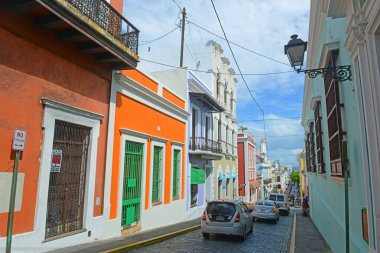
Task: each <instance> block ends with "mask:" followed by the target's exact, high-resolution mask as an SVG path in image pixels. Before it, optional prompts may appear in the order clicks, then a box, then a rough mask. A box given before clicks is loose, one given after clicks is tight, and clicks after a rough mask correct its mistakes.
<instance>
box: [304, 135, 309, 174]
mask: <svg viewBox="0 0 380 253" xmlns="http://www.w3.org/2000/svg"><path fill="white" fill-rule="evenodd" d="M309 138H310V133H307V134H306V138H305V150H306V171H310V142H309Z"/></svg>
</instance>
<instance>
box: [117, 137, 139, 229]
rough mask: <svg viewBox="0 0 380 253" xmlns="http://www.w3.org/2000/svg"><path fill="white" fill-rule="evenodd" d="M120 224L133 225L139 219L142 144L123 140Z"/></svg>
mask: <svg viewBox="0 0 380 253" xmlns="http://www.w3.org/2000/svg"><path fill="white" fill-rule="evenodd" d="M124 159H125V162H124V183H123V202H122V216H121V225H122V226H134V225H136V224H137V222H139V220H140V211H141V181H142V180H141V174H142V164H143V144H141V143H135V142H129V141H126V142H125V157H124Z"/></svg>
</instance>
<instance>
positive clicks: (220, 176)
mask: <svg viewBox="0 0 380 253" xmlns="http://www.w3.org/2000/svg"><path fill="white" fill-rule="evenodd" d="M223 179H224V175H223V174H222V173H220V172H219V175H218V180H223Z"/></svg>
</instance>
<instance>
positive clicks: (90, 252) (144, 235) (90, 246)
mask: <svg viewBox="0 0 380 253" xmlns="http://www.w3.org/2000/svg"><path fill="white" fill-rule="evenodd" d="M200 223H201V222H200V218H198V219H195V220H190V221H185V222H181V223H177V224H174V225H170V226H166V227H160V228H156V229H151V230H147V231H142V232H136V233H135V234H133V235H126V236H120V237H116V238H112V239H108V240H101V241H96V242H91V243H86V244H80V245H76V246H72V247H68V248H63V249H58V250H54V251H50V252H57V253H58V252H59V253H74V252H81V253H95V252H126V251H127V250H130V249H134V248H139V247H142V246H147V245H150V244H153V243H157V242H160V241H163V240H166V239H169V238H172V237H175V236H178V235H181V234H184V233H187V232H190V231H193V230H196V229H199V228H200Z"/></svg>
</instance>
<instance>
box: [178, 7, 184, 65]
mask: <svg viewBox="0 0 380 253" xmlns="http://www.w3.org/2000/svg"><path fill="white" fill-rule="evenodd" d="M185 19H186V9H185V7H183V10H182V22H181V23H182V24H181V25H182V35H181V58H180V61H179V66H180V67H181V68H182V67H183V43H184V41H185Z"/></svg>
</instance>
